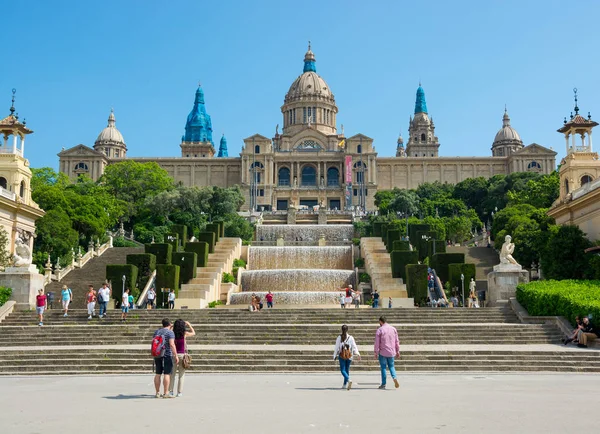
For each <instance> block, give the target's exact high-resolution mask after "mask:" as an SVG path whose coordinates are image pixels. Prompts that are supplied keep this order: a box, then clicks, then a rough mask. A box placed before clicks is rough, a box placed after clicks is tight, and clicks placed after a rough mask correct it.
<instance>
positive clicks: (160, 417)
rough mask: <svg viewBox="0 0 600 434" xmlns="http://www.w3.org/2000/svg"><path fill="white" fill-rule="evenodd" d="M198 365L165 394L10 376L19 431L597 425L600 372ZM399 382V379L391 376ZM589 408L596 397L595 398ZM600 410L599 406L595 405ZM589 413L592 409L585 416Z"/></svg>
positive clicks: (582, 428) (105, 380)
mask: <svg viewBox="0 0 600 434" xmlns="http://www.w3.org/2000/svg"><path fill="white" fill-rule="evenodd" d="M353 380H354V381H355V382H357V383H358V384H357V385H356V387H354V388H353V389H352V390H351V391H349V392H348V391H345V390H341V389H340V386H341V383H342V378H341V376H340V375H330V374H329V375H285V374H275V375H239V374H237V375H223V374H215V375H189V376H188V377H187V378H186V384H185V391H184V397H182V398H176V399H171V400H165V399H156V398H154V396H153V394H154V391H153V387H152V376H151V375H148V376H136V375H129V376H103V377H84V376H76V377H75V376H69V377H12V378H10V377H6V378H0V389H1V390H2V395H1V398H0V404H1V406H0V408H2V411H1V412H0V426H1V427H2V432H5V433H11V434H21V433H23V434H25V433H27V434H34V433H44V434H58V433H60V434H65V433H75V432H85V433H86V434H99V433H107V434H108V433H111V434H118V433H128V434H133V433H147V432H153V433H159V432H175V431H177V432H204V433H234V432H235V433H334V432H344V433H359V432H360V433H374V432H394V433H398V432H402V433H404V432H405V433H434V432H435V433H440V432H444V433H480V432H485V433H507V432H508V433H528V434H534V433H570V432H593V427H594V426H596V427H597V419H596V417H595V416H594V415H593V412H594V411H595V410H594V408H593V407H592V408H591V409H590V410H589V411H588V410H586V409H585V408H586V407H585V405H586V403H587V404H588V405H589V404H591V403H593V402H595V398H594V397H595V396H597V391H598V390H600V375H595V374H589V375H586V374H576V375H571V374H556V375H553V374H545V375H537V374H517V375H513V374H510V375H486V374H481V375H478V374H456V375H447V374H440V375H435V374H423V375H403V376H401V377H400V381H401V387H400V389H398V390H394V389H393V387H392V388H390V389H388V390H386V391H381V390H377V386H378V384H379V378H378V376H377V375H376V374H374V375H373V374H368V375H367V374H360V375H356V376H354V377H353ZM388 387H389V386H388ZM588 408H589V407H588ZM590 411H591V412H590ZM580 415H582V417H580Z"/></svg>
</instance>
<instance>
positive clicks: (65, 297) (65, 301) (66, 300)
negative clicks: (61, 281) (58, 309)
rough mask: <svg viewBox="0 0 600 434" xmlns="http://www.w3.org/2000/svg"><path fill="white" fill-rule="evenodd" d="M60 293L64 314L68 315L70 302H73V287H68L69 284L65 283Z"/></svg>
mask: <svg viewBox="0 0 600 434" xmlns="http://www.w3.org/2000/svg"><path fill="white" fill-rule="evenodd" d="M60 295H61V299H62V308H63V312H64V315H63V316H64V317H68V316H69V314H68V312H69V304H71V300H72V299H73V291H71V288H69V287H67V285H63V287H62V291H61V292H60Z"/></svg>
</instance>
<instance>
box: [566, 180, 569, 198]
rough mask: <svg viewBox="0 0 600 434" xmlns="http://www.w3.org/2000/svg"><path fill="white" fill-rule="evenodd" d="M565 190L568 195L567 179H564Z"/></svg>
mask: <svg viewBox="0 0 600 434" xmlns="http://www.w3.org/2000/svg"><path fill="white" fill-rule="evenodd" d="M565 190H566V193H567V194H569V180H568V179H565Z"/></svg>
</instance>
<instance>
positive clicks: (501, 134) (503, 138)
mask: <svg viewBox="0 0 600 434" xmlns="http://www.w3.org/2000/svg"><path fill="white" fill-rule="evenodd" d="M505 142H521V143H522V140H521V136H519V133H517V130H515V129H514V128H513V127H511V126H510V118H509V117H508V112H507V111H506V109H505V110H504V116H503V117H502V128H500V130H499V131H498V132H497V133H496V137H495V138H494V143H505Z"/></svg>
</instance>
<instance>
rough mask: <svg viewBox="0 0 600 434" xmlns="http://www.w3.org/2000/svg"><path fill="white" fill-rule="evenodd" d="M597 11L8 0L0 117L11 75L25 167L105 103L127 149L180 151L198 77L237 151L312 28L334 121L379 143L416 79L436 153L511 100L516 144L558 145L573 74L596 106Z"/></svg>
mask: <svg viewBox="0 0 600 434" xmlns="http://www.w3.org/2000/svg"><path fill="white" fill-rule="evenodd" d="M599 12H600V2H595V1H594V2H579V3H577V6H575V5H574V4H573V3H572V2H564V1H558V0H540V1H523V0H520V1H513V0H502V1H500V0H485V1H481V0H478V1H458V0H457V1H447V0H445V1H436V0H429V1H422V2H420V1H410V2H409V1H379V0H374V1H370V2H365V1H356V0H343V1H342V0H328V1H325V0H321V1H313V0H303V1H295V2H291V1H285V0H279V1H260V0H255V1H240V0H238V1H228V0H219V1H200V0H196V1H179V0H170V1H168V2H166V1H160V2H159V1H154V0H145V1H142V0H139V1H136V0H127V1H125V0H120V1H112V0H103V1H101V2H97V1H94V2H92V1H81V0H79V1H61V0H55V1H42V0H37V1H26V2H25V1H11V2H3V4H2V5H1V6H0V13H1V15H2V23H3V24H2V46H3V53H4V55H3V65H2V68H1V69H0V116H1V117H3V116H5V115H8V113H9V112H8V109H9V107H10V97H11V89H12V88H16V89H17V103H16V107H17V111H18V112H19V114H20V116H21V119H23V118H26V119H27V125H28V126H29V127H30V128H32V129H33V130H34V131H35V134H33V135H32V136H31V137H30V138H28V144H27V149H26V154H27V155H26V156H27V157H28V158H29V159H30V161H31V165H32V167H41V166H51V167H54V168H57V167H58V157H57V156H56V154H57V153H58V152H60V150H61V148H62V147H65V148H69V147H72V146H75V145H77V144H79V143H83V144H85V145H88V146H92V145H93V143H94V141H95V139H96V137H97V135H98V134H99V133H100V131H101V130H102V128H104V127H105V126H106V121H107V117H108V114H109V112H110V109H111V107H114V110H115V115H116V119H117V127H118V128H119V129H120V131H121V132H122V133H123V136H124V138H125V141H126V143H127V146H128V155H129V156H180V155H181V152H180V148H179V144H180V142H181V136H182V134H183V131H184V126H185V120H186V117H187V115H188V113H189V111H190V110H191V108H192V105H193V100H194V93H195V91H196V87H197V84H198V82H201V83H202V86H203V88H204V92H205V98H206V107H207V111H208V113H209V114H210V115H211V116H212V123H213V129H214V130H213V131H214V132H213V137H214V140H215V142H216V145H217V146H218V140H219V138H220V136H221V133H225V135H226V137H227V140H228V145H229V155H230V156H237V155H238V153H239V151H240V149H241V146H242V139H243V138H245V137H248V136H250V135H252V134H254V133H260V134H262V135H265V136H267V137H272V136H273V135H274V133H275V125H276V124H280V125H281V124H282V123H283V122H282V117H281V112H280V107H281V105H282V104H283V98H284V96H285V94H286V92H287V90H288V88H289V86H290V85H291V83H292V82H293V81H294V79H295V78H296V77H297V76H298V75H300V74H301V73H302V66H303V57H304V53H305V52H306V48H307V41H308V40H311V42H312V49H313V51H314V53H315V56H316V59H317V72H318V73H319V74H320V75H321V76H322V77H323V78H324V79H325V81H326V82H327V83H328V84H329V87H330V88H331V89H332V91H333V92H334V94H335V97H336V101H337V104H338V107H339V113H338V118H337V120H338V128H339V127H340V124H344V129H345V134H346V136H347V137H349V136H350V135H353V134H355V133H359V132H360V133H363V134H365V135H367V136H370V137H372V138H374V139H375V146H376V149H377V151H378V153H379V155H380V156H391V155H394V153H395V146H396V139H397V137H398V133H399V132H400V131H402V133H403V136H404V138H405V141H406V137H407V129H408V120H409V116H410V115H411V114H412V112H413V110H414V102H415V92H416V88H417V86H418V83H419V80H421V82H422V85H423V88H424V89H425V94H426V97H427V105H428V109H429V114H430V115H431V116H433V119H434V121H435V125H436V134H437V136H438V137H439V141H440V144H441V146H440V155H442V156H456V155H459V156H470V155H474V156H479V155H483V156H486V155H491V151H490V146H491V144H492V141H493V139H494V135H495V134H496V132H497V130H498V129H499V128H500V127H501V125H502V114H503V111H504V105H505V104H506V105H507V107H508V111H509V114H510V116H511V119H512V125H513V127H514V128H516V129H517V131H518V132H519V133H520V134H521V137H522V139H523V141H524V142H525V144H529V143H532V142H536V143H539V144H541V145H543V146H546V147H553V148H554V149H555V150H556V151H558V152H559V156H558V157H559V158H560V157H561V156H562V155H564V152H565V151H564V147H565V146H564V139H563V138H562V136H561V135H560V134H559V133H557V132H556V129H557V128H559V127H560V126H561V125H562V120H563V117H564V116H568V115H569V113H570V111H571V110H572V107H573V88H574V87H577V88H578V89H579V107H580V108H581V110H582V112H583V113H584V114H585V115H587V112H588V111H591V112H592V117H593V118H596V119H600V88H599V86H598V71H599V70H600V56H599V50H598V42H599V38H598V33H597V27H598V24H599V15H600V14H599ZM599 137H600V136H599ZM599 140H600V139H599ZM598 146H600V141H599V142H598ZM558 161H559V160H557V163H558Z"/></svg>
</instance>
